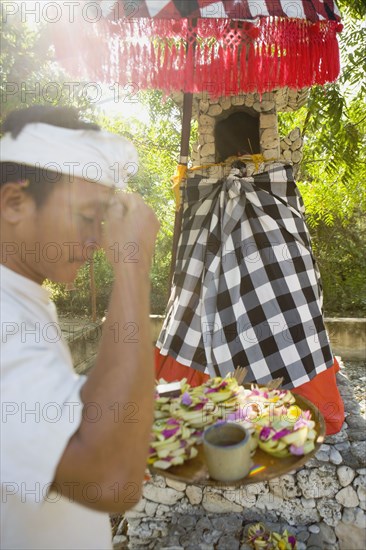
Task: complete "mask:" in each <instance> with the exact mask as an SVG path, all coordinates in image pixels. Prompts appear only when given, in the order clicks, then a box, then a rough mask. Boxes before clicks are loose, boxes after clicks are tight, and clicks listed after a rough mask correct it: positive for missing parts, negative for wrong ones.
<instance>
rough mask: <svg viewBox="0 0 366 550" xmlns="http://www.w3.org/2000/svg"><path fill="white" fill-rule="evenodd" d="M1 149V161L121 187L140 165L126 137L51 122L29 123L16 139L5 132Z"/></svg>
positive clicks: (0, 144)
mask: <svg viewBox="0 0 366 550" xmlns="http://www.w3.org/2000/svg"><path fill="white" fill-rule="evenodd" d="M0 150H1V161H2V162H16V163H18V164H26V165H28V166H36V167H37V168H40V169H41V170H50V171H52V172H56V173H57V174H60V175H61V174H65V175H66V176H69V178H70V181H73V179H74V178H83V179H85V180H88V181H92V182H95V183H100V184H102V185H106V186H108V187H118V188H120V189H121V188H124V187H126V185H127V178H128V177H129V176H131V175H134V174H136V172H137V168H138V157H137V151H136V149H135V147H134V146H133V145H132V143H131V142H129V141H128V140H127V139H125V138H124V137H121V136H117V135H115V134H110V133H109V132H103V131H99V132H98V131H95V130H69V129H66V128H59V127H58V126H52V125H50V124H41V123H37V124H27V125H26V126H25V127H24V128H23V130H22V131H21V133H20V134H19V135H18V137H17V138H16V139H13V138H12V136H11V134H10V133H7V134H5V136H4V137H3V138H2V139H1V141H0Z"/></svg>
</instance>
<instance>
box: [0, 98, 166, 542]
mask: <svg viewBox="0 0 366 550" xmlns="http://www.w3.org/2000/svg"><path fill="white" fill-rule="evenodd" d="M3 133H4V137H3V138H2V140H1V152H2V159H1V160H2V164H1V169H2V170H1V172H2V177H1V240H2V243H1V264H2V265H1V326H2V350H1V392H2V441H1V449H2V451H1V452H2V457H1V482H2V485H1V487H2V513H1V519H2V535H1V536H2V541H1V548H4V549H8V548H32V549H35V548H37V549H39V548H48V549H50V548H60V549H66V548H70V549H71V548H72V549H76V548H83V549H86V548H98V549H104V548H111V534H110V527H109V518H108V515H107V513H106V512H120V513H122V512H124V511H125V510H127V509H128V508H130V507H132V506H134V505H135V504H136V503H137V502H138V500H139V498H140V494H141V484H142V480H143V476H144V471H145V467H146V459H147V454H148V447H149V439H150V430H151V425H152V420H153V393H154V371H153V363H152V361H153V359H152V350H151V341H152V340H151V335H150V329H149V268H150V263H151V258H152V253H153V248H154V243H155V238H156V234H157V231H158V222H157V219H156V217H155V215H154V214H153V212H152V211H151V209H150V208H149V207H147V206H146V205H145V204H144V202H143V201H142V199H141V198H140V197H138V196H137V195H134V194H122V193H117V192H116V191H115V187H123V186H124V185H125V179H126V173H127V172H129V171H131V166H132V167H133V166H134V165H135V164H136V160H137V157H136V153H135V150H134V148H133V146H132V145H131V144H130V143H129V142H127V140H125V139H124V138H122V137H120V136H116V135H112V134H109V133H106V132H102V131H99V129H98V128H97V127H96V126H93V125H89V124H87V123H85V122H82V121H80V120H79V119H78V116H77V114H76V113H75V112H74V111H73V110H70V109H65V108H50V107H47V108H46V107H33V108H30V109H23V110H20V111H17V112H13V113H11V115H10V116H9V117H8V119H7V120H6V121H5V123H4V126H3ZM102 222H104V223H102ZM102 230H103V231H102ZM127 243H129V246H130V245H131V243H133V246H134V250H135V252H136V253H135V254H134V257H133V258H131V255H130V256H128V255H126V247H125V245H126V244H127ZM96 246H103V247H104V249H105V250H106V253H107V257H108V258H109V260H110V262H111V264H112V266H113V270H114V274H115V282H114V286H113V289H112V294H111V298H110V305H109V309H108V314H107V317H106V321H105V325H104V328H103V334H102V338H101V342H100V347H99V352H98V355H97V360H96V365H95V368H94V369H93V370H92V372H91V374H90V376H89V377H88V378H87V379H86V378H85V377H83V376H77V375H76V374H75V373H74V372H73V368H72V361H71V356H70V353H69V351H68V349H67V346H66V345H65V343H64V342H63V341H62V338H61V337H60V334H59V329H58V324H57V315H56V311H55V308H54V305H53V304H52V302H50V300H49V297H48V294H47V291H46V289H44V288H42V286H41V284H42V282H43V281H44V280H45V279H51V280H53V281H57V282H64V283H67V282H71V281H73V279H74V278H75V276H76V273H77V271H78V269H79V268H80V266H81V265H82V264H83V263H84V262H85V260H86V259H88V257H90V253H91V251H92V249H93V248H95V247H96ZM124 247H125V248H124ZM129 250H130V249H129ZM129 259H132V260H133V261H129ZM127 323H134V324H135V326H136V329H137V330H138V333H137V338H135V339H134V341H133V342H131V341H128V339H127V338H126V337H125V336H126V334H124V332H123V330H124V327H125V326H126V324H127Z"/></svg>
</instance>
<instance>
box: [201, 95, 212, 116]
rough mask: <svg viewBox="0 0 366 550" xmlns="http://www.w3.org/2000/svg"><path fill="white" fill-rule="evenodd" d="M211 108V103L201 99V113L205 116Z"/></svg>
mask: <svg viewBox="0 0 366 550" xmlns="http://www.w3.org/2000/svg"><path fill="white" fill-rule="evenodd" d="M209 108H210V103H209V101H207V100H205V99H201V101H200V112H201V113H203V114H205V113H207V111H208V110H209Z"/></svg>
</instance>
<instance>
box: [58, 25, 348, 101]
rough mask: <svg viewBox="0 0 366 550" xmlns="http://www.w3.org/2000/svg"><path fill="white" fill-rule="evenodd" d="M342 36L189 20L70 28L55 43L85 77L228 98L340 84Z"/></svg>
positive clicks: (324, 28)
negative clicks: (275, 90)
mask: <svg viewBox="0 0 366 550" xmlns="http://www.w3.org/2000/svg"><path fill="white" fill-rule="evenodd" d="M86 27H87V28H86ZM54 30H55V29H54ZM340 30H341V25H340V24H339V23H337V22H335V21H320V22H317V23H310V22H309V21H306V20H302V19H288V18H277V17H266V18H261V19H259V20H258V22H257V23H255V24H252V23H248V22H244V21H237V20H236V21H232V20H228V19H199V20H198V21H197V24H196V26H195V27H192V24H191V22H190V21H189V20H187V19H182V20H166V19H148V18H146V19H144V18H141V19H128V20H123V21H118V22H113V21H108V20H104V21H100V22H98V23H97V24H93V25H91V24H88V25H85V24H84V26H82V25H81V26H80V27H79V26H78V25H77V24H73V25H70V24H69V25H68V27H67V28H62V29H61V27H59V28H58V29H57V32H55V33H54V37H53V38H54V40H53V41H54V44H55V47H56V53H57V57H58V59H59V60H60V61H61V63H62V64H63V65H64V66H65V68H66V69H68V70H69V72H70V74H71V75H73V76H78V77H79V78H80V77H81V78H83V77H84V78H86V79H89V80H90V79H91V78H92V79H95V80H97V81H106V82H111V81H112V82H118V83H119V84H121V85H126V84H127V83H131V82H133V83H135V84H136V85H138V86H139V87H141V88H159V89H162V90H164V91H165V92H167V93H170V92H173V91H177V90H178V91H179V90H183V91H186V92H202V91H208V92H209V93H210V95H211V96H222V95H236V94H238V93H240V92H252V91H257V92H259V93H263V92H266V91H271V90H273V89H276V88H280V87H285V86H288V87H290V88H297V89H300V88H303V87H305V86H312V85H314V84H324V83H326V82H331V81H334V80H335V79H336V78H337V76H338V74H339V70H340V64H339V48H338V41H337V37H336V34H337V32H339V31H340Z"/></svg>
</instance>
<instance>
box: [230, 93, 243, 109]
mask: <svg viewBox="0 0 366 550" xmlns="http://www.w3.org/2000/svg"><path fill="white" fill-rule="evenodd" d="M244 103H245V96H244V95H234V96H232V98H231V104H232V105H233V106H235V107H238V106H239V105H244Z"/></svg>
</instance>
